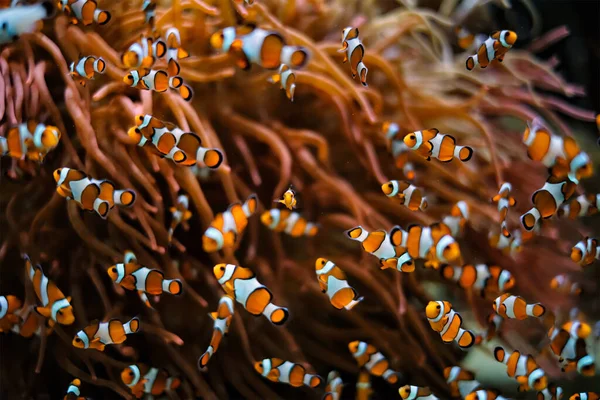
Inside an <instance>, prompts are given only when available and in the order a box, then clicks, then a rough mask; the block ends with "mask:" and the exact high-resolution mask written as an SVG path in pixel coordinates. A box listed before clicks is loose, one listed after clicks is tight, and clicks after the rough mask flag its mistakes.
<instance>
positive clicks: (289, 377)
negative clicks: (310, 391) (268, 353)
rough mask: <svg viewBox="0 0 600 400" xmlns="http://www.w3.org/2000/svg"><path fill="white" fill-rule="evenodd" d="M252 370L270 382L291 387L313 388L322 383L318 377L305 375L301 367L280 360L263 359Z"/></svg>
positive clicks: (304, 370)
mask: <svg viewBox="0 0 600 400" xmlns="http://www.w3.org/2000/svg"><path fill="white" fill-rule="evenodd" d="M254 369H255V370H256V372H258V373H259V374H261V375H262V376H264V377H265V378H267V379H268V380H270V381H271V382H279V383H287V384H288V385H290V386H293V387H300V386H308V387H312V388H315V387H317V386H319V385H320V384H321V382H322V381H323V379H322V378H321V377H320V376H319V375H313V374H309V373H307V372H306V369H305V368H304V367H303V366H302V365H300V364H296V363H293V362H291V361H284V360H282V359H280V358H265V359H263V360H262V361H257V362H255V363H254Z"/></svg>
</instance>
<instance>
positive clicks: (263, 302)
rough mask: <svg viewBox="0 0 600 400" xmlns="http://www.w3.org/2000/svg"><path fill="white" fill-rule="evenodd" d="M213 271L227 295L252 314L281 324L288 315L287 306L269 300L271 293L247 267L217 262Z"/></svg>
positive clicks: (271, 296) (271, 297)
mask: <svg viewBox="0 0 600 400" xmlns="http://www.w3.org/2000/svg"><path fill="white" fill-rule="evenodd" d="M213 273H214V274H215V277H216V278H217V280H218V281H219V284H220V285H221V286H222V287H223V290H225V293H227V294H228V295H229V296H231V297H233V298H234V299H235V300H236V301H237V302H238V303H240V304H241V305H242V306H244V308H245V309H246V311H248V312H249V313H250V314H252V315H254V316H259V315H261V314H263V315H264V316H265V317H267V319H268V320H269V321H271V323H273V324H275V325H283V324H284V323H285V322H286V321H287V319H288V318H289V316H290V313H289V311H288V309H287V308H285V307H279V306H276V305H275V304H273V303H272V302H271V300H272V299H273V294H272V293H271V291H270V290H269V289H268V288H267V287H266V286H265V285H263V284H262V283H260V282H259V281H258V279H256V275H255V274H254V272H252V270H250V269H249V268H244V267H240V266H238V265H233V264H217V265H215V267H214V268H213Z"/></svg>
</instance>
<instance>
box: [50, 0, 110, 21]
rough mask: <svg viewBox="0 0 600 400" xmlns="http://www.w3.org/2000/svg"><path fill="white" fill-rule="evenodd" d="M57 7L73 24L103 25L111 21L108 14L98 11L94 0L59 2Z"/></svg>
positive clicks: (64, 0)
mask: <svg viewBox="0 0 600 400" xmlns="http://www.w3.org/2000/svg"><path fill="white" fill-rule="evenodd" d="M58 7H59V9H62V10H63V12H64V13H65V14H66V15H67V16H68V17H70V18H71V22H72V23H73V24H77V23H79V22H81V23H82V24H83V25H84V26H88V25H91V24H93V23H97V24H98V25H105V24H107V23H108V21H110V19H111V15H110V13H109V12H108V11H104V10H101V9H99V8H98V4H97V3H96V1H95V0H59V1H58Z"/></svg>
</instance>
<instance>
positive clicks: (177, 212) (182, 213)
mask: <svg viewBox="0 0 600 400" xmlns="http://www.w3.org/2000/svg"><path fill="white" fill-rule="evenodd" d="M189 203H190V199H189V197H187V196H186V195H185V194H181V195H179V196H177V205H176V206H175V207H171V208H170V209H169V211H171V214H172V215H173V219H171V226H170V227H169V243H170V242H171V240H172V239H173V233H174V232H175V228H177V226H178V225H179V224H181V223H183V222H186V221H188V220H189V219H190V218H192V212H191V211H190V210H189V207H190V205H189Z"/></svg>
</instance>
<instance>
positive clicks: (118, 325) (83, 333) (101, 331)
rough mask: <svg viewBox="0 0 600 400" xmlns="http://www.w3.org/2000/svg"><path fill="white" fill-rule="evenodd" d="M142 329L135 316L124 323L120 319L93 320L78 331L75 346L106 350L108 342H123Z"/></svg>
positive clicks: (74, 339) (74, 340) (74, 341)
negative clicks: (128, 336)
mask: <svg viewBox="0 0 600 400" xmlns="http://www.w3.org/2000/svg"><path fill="white" fill-rule="evenodd" d="M139 330H140V320H139V319H138V318H137V317H135V318H132V319H131V320H130V321H129V322H126V323H122V322H121V321H119V320H118V319H111V320H110V321H108V322H100V321H98V320H94V321H92V322H91V323H90V324H89V325H88V326H87V327H85V328H84V329H82V330H80V331H79V332H77V334H76V335H75V337H74V338H73V346H74V347H76V348H78V349H95V350H98V351H104V347H106V345H108V344H121V343H123V342H125V340H126V339H127V335H131V334H133V333H136V332H138V331H139Z"/></svg>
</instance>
